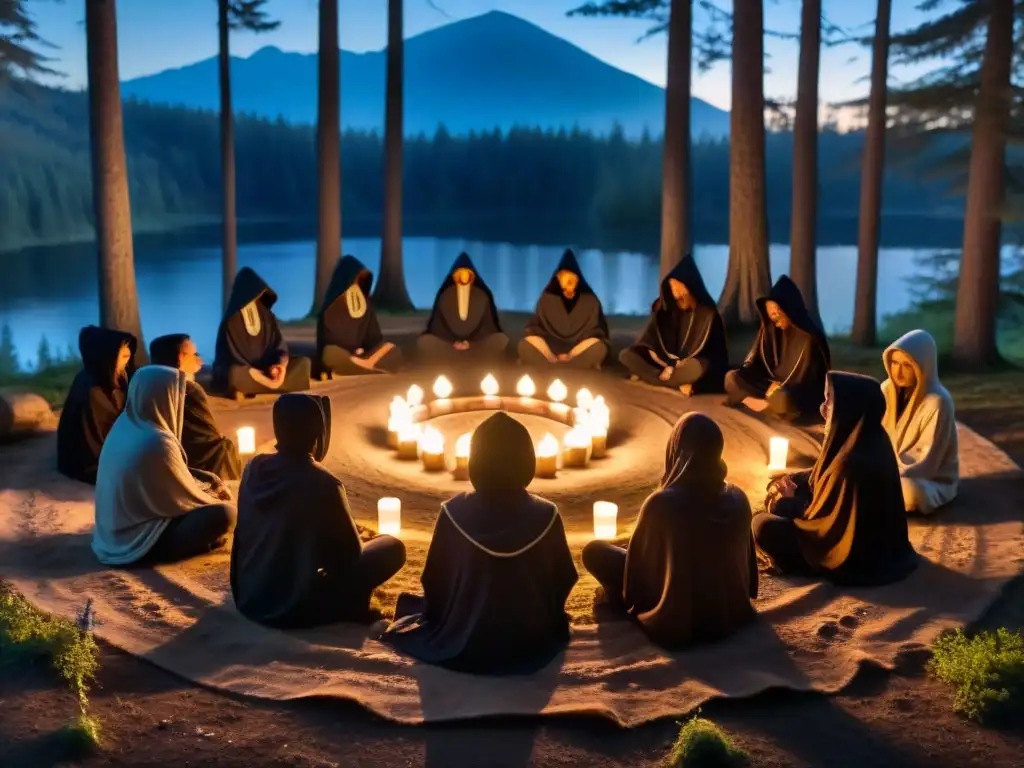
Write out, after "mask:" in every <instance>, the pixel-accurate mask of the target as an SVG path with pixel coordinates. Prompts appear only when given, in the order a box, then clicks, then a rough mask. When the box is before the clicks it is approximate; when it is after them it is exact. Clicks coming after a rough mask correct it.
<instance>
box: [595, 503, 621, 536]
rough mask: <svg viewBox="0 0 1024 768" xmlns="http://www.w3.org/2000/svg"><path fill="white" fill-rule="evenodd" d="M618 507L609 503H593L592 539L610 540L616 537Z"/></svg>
mask: <svg viewBox="0 0 1024 768" xmlns="http://www.w3.org/2000/svg"><path fill="white" fill-rule="evenodd" d="M618 516H619V507H618V505H617V504H612V503H611V502H610V501H595V502H594V538H595V539H605V540H608V541H610V540H612V539H614V538H615V537H616V535H618V519H617V518H618Z"/></svg>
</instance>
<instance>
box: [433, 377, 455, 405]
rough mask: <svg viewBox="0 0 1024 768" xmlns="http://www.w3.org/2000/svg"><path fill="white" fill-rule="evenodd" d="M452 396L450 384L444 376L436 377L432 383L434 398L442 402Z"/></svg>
mask: <svg viewBox="0 0 1024 768" xmlns="http://www.w3.org/2000/svg"><path fill="white" fill-rule="evenodd" d="M451 396H452V383H451V382H450V381H448V379H447V378H445V377H444V376H438V377H437V379H436V380H435V381H434V397H439V398H441V399H442V400H444V399H446V398H449V397H451Z"/></svg>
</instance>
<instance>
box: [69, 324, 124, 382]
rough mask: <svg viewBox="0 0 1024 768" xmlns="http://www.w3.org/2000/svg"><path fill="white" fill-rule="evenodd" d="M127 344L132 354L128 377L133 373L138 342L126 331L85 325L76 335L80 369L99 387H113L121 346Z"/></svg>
mask: <svg viewBox="0 0 1024 768" xmlns="http://www.w3.org/2000/svg"><path fill="white" fill-rule="evenodd" d="M123 344H127V345H128V348H129V349H130V350H131V352H132V356H131V360H129V361H128V371H127V372H128V375H129V377H131V375H132V374H133V373H134V371H135V350H136V348H137V347H138V345H139V342H138V340H137V339H136V338H135V336H133V335H132V334H130V333H128V332H127V331H115V330H113V329H111V328H100V327H98V326H95V325H87V326H85V327H84V328H83V329H82V330H81V331H79V333H78V353H79V354H80V355H81V356H82V367H83V368H85V370H86V371H88V372H89V375H90V376H91V377H92V380H93V381H94V382H96V384H99V385H101V386H114V369H115V368H116V367H117V356H118V353H119V352H120V351H121V345H123Z"/></svg>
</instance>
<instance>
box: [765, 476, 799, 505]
mask: <svg viewBox="0 0 1024 768" xmlns="http://www.w3.org/2000/svg"><path fill="white" fill-rule="evenodd" d="M796 488H797V486H796V483H795V482H794V481H793V478H792V477H791V476H790V475H783V476H782V477H778V478H776V479H775V480H772V482H771V483H769V485H768V494H769V495H771V496H778V497H780V498H783V499H789V498H792V497H793V495H794V494H795V493H796Z"/></svg>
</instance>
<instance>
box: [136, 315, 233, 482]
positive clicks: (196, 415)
mask: <svg viewBox="0 0 1024 768" xmlns="http://www.w3.org/2000/svg"><path fill="white" fill-rule="evenodd" d="M149 359H150V362H152V363H153V365H165V366H167V367H168V368H177V369H178V370H180V371H182V372H183V373H184V374H185V417H184V418H185V420H184V423H183V424H182V427H181V445H182V447H183V448H184V449H185V459H186V460H187V461H188V466H189V469H193V470H195V469H199V470H203V471H204V472H210V473H212V474H214V475H216V476H217V477H218V478H220V479H221V480H237V479H238V478H239V477H240V476H241V474H242V460H241V457H240V456H239V455H238V447H237V446H236V445H235V441H234V440H232V439H231V438H230V437H228V436H227V435H224V434H221V431H220V429H219V428H218V427H217V421H216V420H215V419H214V418H213V412H212V411H211V410H210V403H209V401H208V400H207V399H206V390H204V389H203V386H202V384H200V383H199V382H197V381H196V380H195V376H196V374H197V373H199V370H200V369H201V368H202V367H203V359H202V358H201V357H200V356H199V352H198V351H197V350H196V345H195V342H193V341H192V339H191V338H189V336H188V334H184V333H173V334H168V335H167V336H159V337H157V338H155V339H153V341H151V342H150V343H149Z"/></svg>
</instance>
